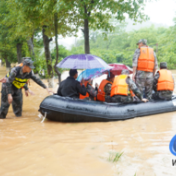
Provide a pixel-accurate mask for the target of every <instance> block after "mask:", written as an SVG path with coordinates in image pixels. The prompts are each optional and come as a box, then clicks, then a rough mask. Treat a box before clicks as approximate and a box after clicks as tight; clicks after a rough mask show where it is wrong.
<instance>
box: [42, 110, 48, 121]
mask: <svg viewBox="0 0 176 176" xmlns="http://www.w3.org/2000/svg"><path fill="white" fill-rule="evenodd" d="M46 116H47V112H45V115H44V116H43V119H42V121H41V123H43V122H44V121H45V119H46Z"/></svg>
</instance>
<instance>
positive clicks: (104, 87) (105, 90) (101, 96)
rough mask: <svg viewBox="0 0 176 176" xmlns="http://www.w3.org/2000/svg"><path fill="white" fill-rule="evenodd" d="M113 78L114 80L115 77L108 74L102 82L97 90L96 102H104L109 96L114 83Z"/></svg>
mask: <svg viewBox="0 0 176 176" xmlns="http://www.w3.org/2000/svg"><path fill="white" fill-rule="evenodd" d="M114 78H115V75H114V74H113V73H111V72H110V73H109V74H108V76H107V79H104V80H102V82H101V83H100V86H99V88H98V94H97V100H98V101H105V99H106V98H108V97H109V96H110V93H111V86H112V83H113V81H114Z"/></svg>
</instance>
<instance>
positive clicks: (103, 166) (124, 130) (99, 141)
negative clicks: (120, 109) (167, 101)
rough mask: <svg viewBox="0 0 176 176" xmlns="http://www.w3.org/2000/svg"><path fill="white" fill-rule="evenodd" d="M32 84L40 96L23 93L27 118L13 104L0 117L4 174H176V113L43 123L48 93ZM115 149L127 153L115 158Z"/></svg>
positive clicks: (0, 168)
mask: <svg viewBox="0 0 176 176" xmlns="http://www.w3.org/2000/svg"><path fill="white" fill-rule="evenodd" d="M173 73H174V74H175V75H174V77H175V80H176V71H174V72H173ZM3 75H5V69H4V68H2V67H1V68H0V78H1V77H2V76H3ZM65 76H66V74H65V75H63V77H65ZM45 82H46V81H45ZM30 89H31V90H32V91H33V92H34V93H35V96H29V97H25V95H24V97H23V98H24V104H23V115H22V117H20V118H17V117H15V115H14V114H13V111H12V108H11V107H10V110H9V113H8V115H7V118H6V119H0V176H23V175H25V176H31V175H32V176H34V175H37V176H41V175H43V176H58V175H60V176H116V175H120V176H134V175H135V173H136V175H137V176H167V175H168V176H175V175H176V167H173V166H172V159H176V157H174V156H173V155H172V154H171V153H170V151H169V142H170V140H171V138H172V137H173V136H174V135H175V134H176V112H172V113H165V114H159V115H152V116H146V117H141V118H140V117H139V118H134V119H131V120H126V121H116V122H105V123H104V122H102V123H59V122H52V121H49V120H45V121H44V122H43V123H41V121H42V119H41V118H39V117H38V114H39V113H38V109H39V104H40V102H41V101H42V100H43V98H45V97H46V96H48V93H47V92H46V90H44V89H43V88H41V87H39V86H38V85H37V84H35V83H34V82H32V81H31V85H30ZM56 89H57V87H55V90H56ZM110 151H116V152H122V151H123V152H124V153H123V155H122V157H121V158H120V160H119V161H118V162H117V163H112V162H109V161H108V155H109V152H110Z"/></svg>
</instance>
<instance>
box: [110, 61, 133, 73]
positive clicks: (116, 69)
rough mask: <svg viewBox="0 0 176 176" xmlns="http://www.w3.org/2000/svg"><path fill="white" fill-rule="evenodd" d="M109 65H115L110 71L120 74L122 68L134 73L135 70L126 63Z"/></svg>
mask: <svg viewBox="0 0 176 176" xmlns="http://www.w3.org/2000/svg"><path fill="white" fill-rule="evenodd" d="M109 66H111V67H113V68H112V69H111V70H110V72H112V73H113V74H114V75H120V74H121V72H122V70H129V72H130V74H131V73H133V70H132V69H131V68H130V67H128V66H127V65H125V64H109Z"/></svg>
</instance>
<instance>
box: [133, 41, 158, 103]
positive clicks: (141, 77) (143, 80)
mask: <svg viewBox="0 0 176 176" xmlns="http://www.w3.org/2000/svg"><path fill="white" fill-rule="evenodd" d="M137 45H138V49H136V51H135V53H134V56H133V81H135V83H136V85H137V87H138V88H139V90H140V91H141V93H142V94H143V93H144V92H145V97H146V98H147V99H148V100H151V99H152V88H153V80H154V75H155V72H156V70H157V68H158V63H157V58H156V54H155V52H153V55H154V58H155V60H154V69H153V71H152V72H147V71H141V70H138V59H139V56H140V54H141V53H140V48H142V47H148V46H147V41H146V40H145V39H141V40H139V41H138V43H137ZM148 48H150V47H148Z"/></svg>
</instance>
